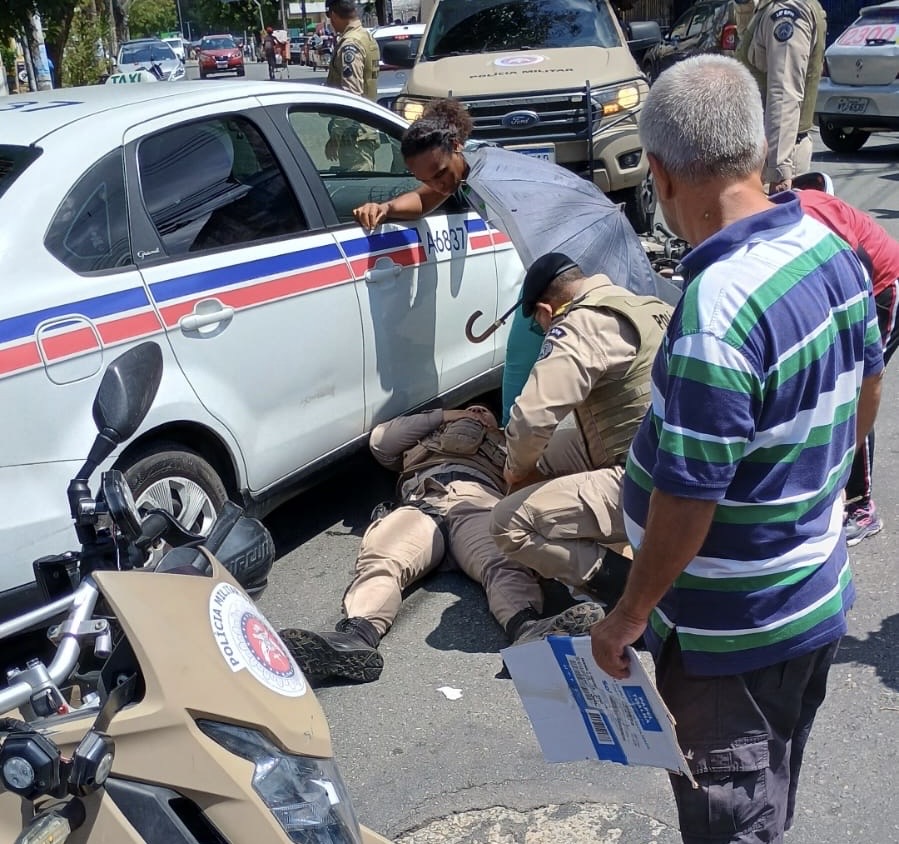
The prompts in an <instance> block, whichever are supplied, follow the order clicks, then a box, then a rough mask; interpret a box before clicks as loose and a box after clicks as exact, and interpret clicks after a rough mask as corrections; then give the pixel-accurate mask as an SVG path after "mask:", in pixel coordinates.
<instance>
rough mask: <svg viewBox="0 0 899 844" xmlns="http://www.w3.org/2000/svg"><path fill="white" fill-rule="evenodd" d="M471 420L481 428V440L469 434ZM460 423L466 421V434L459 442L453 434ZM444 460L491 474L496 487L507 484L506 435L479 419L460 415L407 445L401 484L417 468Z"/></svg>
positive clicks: (503, 486)
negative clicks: (488, 426)
mask: <svg viewBox="0 0 899 844" xmlns="http://www.w3.org/2000/svg"><path fill="white" fill-rule="evenodd" d="M472 422H474V424H475V425H477V427H478V428H480V431H481V432H482V433H481V434H480V435H479V439H480V441H477V439H478V438H475V439H471V438H470V437H468V434H469V433H470V431H471V425H470V423H472ZM460 423H464V424H465V431H464V433H465V434H466V437H465V440H464V441H463V442H462V443H457V442H454V439H455V438H454V437H453V436H452V435H453V426H458V425H459V424H460ZM443 463H451V464H452V465H453V466H470V467H471V468H472V469H477V470H478V471H479V472H480V473H481V474H482V475H486V476H487V477H488V478H490V479H491V480H492V481H493V482H494V483H495V484H496V486H497V489H505V488H506V482H505V479H504V478H503V467H504V466H505V465H506V442H505V437H504V436H503V434H502V433H501V432H500V431H493V430H488V429H487V428H485V427H484V426H483V425H481V424H480V423H479V422H477V421H476V420H473V419H472V420H468V419H460V420H456V421H454V422H447V423H446V424H444V425H441V426H440V427H439V428H437V430H435V431H432V432H431V433H430V434H428V435H427V436H426V437H424V438H423V439H421V440H419V442H418V444H417V445H415V446H413V447H412V448H410V449H408V450H407V451H406V453H405V454H404V455H403V471H402V474H401V475H400V480H399V486H400V487H402V485H403V484H404V483H405V482H406V481H408V480H409V478H411V477H412V476H413V475H414V474H415V473H416V472H419V471H421V470H422V469H428V468H430V467H432V466H438V465H440V464H443Z"/></svg>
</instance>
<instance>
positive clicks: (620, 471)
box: [490, 429, 627, 587]
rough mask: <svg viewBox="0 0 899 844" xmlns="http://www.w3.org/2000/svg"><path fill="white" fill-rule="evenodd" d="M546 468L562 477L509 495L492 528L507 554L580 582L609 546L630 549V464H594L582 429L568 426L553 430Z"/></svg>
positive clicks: (572, 582) (541, 572) (593, 570)
mask: <svg viewBox="0 0 899 844" xmlns="http://www.w3.org/2000/svg"><path fill="white" fill-rule="evenodd" d="M541 469H542V470H543V471H544V473H545V474H552V475H561V477H552V478H550V479H549V480H546V481H543V482H542V483H537V484H533V485H532V486H529V487H525V488H524V489H521V490H518V491H517V492H513V493H512V494H511V495H508V496H506V498H504V499H503V500H502V501H501V502H500V503H499V504H497V505H496V507H495V508H494V510H493V519H492V521H491V525H490V532H491V534H492V535H493V539H494V541H495V542H496V545H497V547H498V548H499V549H500V551H502V552H503V553H504V554H505V555H506V556H507V557H510V558H511V559H513V560H516V561H517V562H519V563H522V564H523V565H525V566H527V567H528V568H531V569H533V570H534V571H536V572H537V573H538V574H539V575H540V576H541V577H545V578H552V579H555V580H559V581H561V582H562V583H566V584H568V585H569V586H574V587H578V586H581V585H583V584H584V583H585V582H586V581H588V580H589V579H590V578H591V577H592V576H593V575H594V574H596V573H597V572H598V571H599V568H600V566H601V564H602V559H603V556H604V554H605V549H606V548H609V547H611V548H613V549H614V550H615V551H618V552H619V553H621V552H623V551H625V547H626V543H627V536H626V534H625V531H624V512H623V510H622V507H621V486H622V483H623V480H624V466H619V465H613V466H609V467H607V468H603V469H590V468H589V464H588V463H587V462H586V456H585V454H584V451H583V446H582V445H581V441H580V433H579V431H577V430H576V429H565V430H557V431H556V432H555V433H554V434H553V437H552V439H551V440H550V443H549V445H548V446H547V449H546V452H545V454H544V457H543V458H542V459H541ZM566 471H567V472H569V473H570V474H565V472H566Z"/></svg>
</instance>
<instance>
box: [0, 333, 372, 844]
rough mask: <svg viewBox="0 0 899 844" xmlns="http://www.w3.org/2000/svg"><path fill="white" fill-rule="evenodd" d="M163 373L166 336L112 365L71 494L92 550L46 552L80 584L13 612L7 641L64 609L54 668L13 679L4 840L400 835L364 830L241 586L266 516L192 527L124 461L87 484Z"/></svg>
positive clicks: (49, 574) (329, 842) (332, 841)
mask: <svg viewBox="0 0 899 844" xmlns="http://www.w3.org/2000/svg"><path fill="white" fill-rule="evenodd" d="M161 371H162V356H161V353H160V350H159V347H158V346H157V345H156V344H155V343H152V342H148V343H143V344H141V345H140V346H137V347H135V348H132V349H130V350H128V351H127V352H125V353H124V354H122V355H121V356H120V357H119V358H117V359H116V360H114V361H113V362H112V363H111V364H110V365H109V367H108V369H107V371H106V372H105V373H104V377H103V380H102V383H101V385H100V388H99V390H98V392H97V396H96V399H95V401H94V408H93V413H94V420H95V422H96V424H97V428H98V431H99V433H98V435H97V438H96V439H95V441H94V445H93V447H92V449H91V451H90V455H89V457H88V459H87V461H86V463H85V465H84V466H83V467H82V469H81V470H80V472H79V473H78V477H77V478H75V479H74V480H73V481H72V482H71V483H70V484H69V490H68V495H69V502H70V506H71V510H72V515H73V518H74V521H75V529H76V533H77V535H78V540H79V542H80V543H81V551H80V552H78V553H69V554H63V555H60V556H59V557H53V558H45V559H43V560H40V561H38V562H36V563H35V571H36V575H37V577H38V580H39V581H41V582H43V583H44V585H45V587H47V586H48V584H52V583H53V582H56V581H58V580H59V579H60V577H61V578H62V579H63V580H65V579H66V578H68V579H70V580H71V582H72V583H73V584H74V585H75V589H74V592H73V593H72V594H69V595H63V596H62V597H56V598H55V600H51V601H50V602H49V604H48V605H47V606H46V607H43V608H40V609H37V610H33V611H31V612H29V613H25V614H23V615H22V616H19V617H17V618H13V619H11V620H9V621H6V622H4V623H2V624H0V639H3V640H5V639H8V637H11V636H14V635H16V634H18V633H20V632H22V631H24V630H28V629H33V628H34V627H35V626H37V625H39V624H42V623H47V622H49V621H51V620H54V621H55V620H56V619H58V618H60V617H61V616H62V614H63V613H65V614H66V615H65V618H64V620H62V621H59V622H57V623H54V624H53V625H52V626H51V627H50V629H49V631H48V635H49V638H50V640H51V641H52V642H53V643H54V645H55V646H56V649H55V655H54V656H53V658H52V660H51V661H50V662H49V664H47V665H45V664H44V662H43V661H42V660H41V659H40V658H32V659H30V660H28V662H27V664H26V665H25V666H24V667H22V668H16V669H12V670H10V671H9V672H8V685H7V686H6V687H5V688H2V689H0V714H3V715H5V716H6V717H5V718H0V738H2V746H0V789H2V793H0V841H3V842H16V844H50V843H51V842H52V844H61V842H63V841H68V842H70V844H270V843H271V844H275V842H278V844H285V842H297V844H389V842H387V839H385V838H382V837H381V836H379V835H377V834H376V833H374V832H372V831H370V830H368V829H365V828H364V827H360V826H359V823H358V821H357V819H356V816H355V813H354V810H353V807H352V803H351V801H350V798H349V795H348V793H347V789H346V786H345V785H344V783H343V780H342V778H341V776H340V773H339V771H338V768H337V764H336V762H335V760H334V759H333V755H332V751H331V741H330V734H329V731H328V726H327V723H326V721H325V717H324V714H323V712H322V710H321V708H320V706H319V704H318V701H317V700H316V698H315V695H314V694H313V692H312V690H311V689H310V688H309V686H308V685H307V683H306V680H305V678H304V676H303V674H302V672H301V671H300V669H299V668H298V666H297V665H296V663H295V662H294V660H293V658H292V657H291V656H290V654H289V652H288V651H287V649H286V648H285V647H284V645H283V643H282V642H281V640H280V638H279V637H278V635H277V633H276V632H275V630H274V629H273V628H272V626H271V625H270V624H269V622H268V621H267V620H266V619H265V618H264V616H263V615H262V614H261V613H260V612H259V610H258V609H257V608H256V606H255V605H254V603H253V602H252V600H251V599H250V598H249V597H248V595H247V592H246V591H245V590H244V589H243V588H241V585H240V583H239V582H238V581H240V582H241V583H243V584H245V585H246V587H247V588H248V589H249V590H250V591H254V592H258V591H259V590H261V589H262V588H263V587H264V585H265V581H266V577H267V575H268V571H269V569H270V568H271V564H272V561H273V559H274V549H273V545H272V542H271V537H270V536H269V534H268V532H267V531H266V530H265V528H264V527H263V526H262V524H261V523H260V522H258V521H257V520H255V519H250V518H247V517H246V516H244V515H242V513H241V511H240V508H238V507H236V506H235V505H230V507H228V506H226V508H225V510H224V511H223V513H222V514H221V515H220V517H219V519H218V520H217V521H216V524H215V525H214V526H213V529H212V531H211V532H210V535H209V537H208V538H207V539H202V538H201V537H196V536H192V535H191V534H188V533H186V532H185V531H184V530H183V528H181V526H180V525H179V524H178V523H177V522H176V521H175V520H174V518H173V517H172V516H170V515H169V514H167V513H165V511H162V510H153V511H150V512H149V513H146V514H142V513H138V511H137V510H136V508H135V506H134V502H133V499H132V497H131V493H130V490H129V488H128V485H127V483H126V482H125V479H124V477H123V476H122V474H121V473H120V472H118V471H115V470H112V471H108V472H104V473H103V474H102V477H101V481H100V491H99V493H98V494H97V496H96V497H93V496H91V494H90V489H89V486H88V481H89V479H90V476H91V474H92V473H93V472H94V471H95V470H96V468H97V466H98V465H99V464H100V463H101V462H102V461H103V460H105V459H106V458H107V457H108V456H109V455H110V454H111V453H112V451H113V450H114V449H115V447H116V446H117V445H118V444H119V443H121V442H124V441H125V440H127V439H128V438H129V437H131V436H132V435H133V434H134V432H135V431H136V429H137V427H138V426H139V424H140V422H141V420H142V419H143V418H144V416H145V414H146V413H147V411H148V409H149V407H150V405H151V404H152V401H153V397H154V396H155V392H156V389H157V387H158V385H159V380H160V376H161ZM161 542H164V543H166V545H167V546H172V548H171V550H169V551H167V553H165V554H164V555H163V556H161V557H159V555H158V554H155V555H154V554H153V553H152V552H153V550H154V549H157V548H158V546H159V544H160V543H161ZM157 557H159V558H158V561H157V560H156V558H157ZM219 560H222V561H223V562H224V563H226V564H227V568H226V566H225V565H223V562H220V561H219ZM229 569H230V571H229ZM235 575H236V578H237V579H235ZM14 710H17V711H14Z"/></svg>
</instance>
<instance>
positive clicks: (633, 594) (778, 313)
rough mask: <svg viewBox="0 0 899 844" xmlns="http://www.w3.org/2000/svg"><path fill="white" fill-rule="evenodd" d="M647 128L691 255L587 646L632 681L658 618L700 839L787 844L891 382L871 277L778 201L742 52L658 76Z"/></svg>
mask: <svg viewBox="0 0 899 844" xmlns="http://www.w3.org/2000/svg"><path fill="white" fill-rule="evenodd" d="M709 103H715V104H716V105H715V108H709V107H708V104H709ZM640 135H641V139H642V142H643V146H644V148H645V149H646V151H647V153H648V155H649V159H650V165H651V167H652V172H653V176H654V179H655V183H656V187H657V190H658V196H659V202H660V204H661V206H662V210H663V212H664V214H665V219H666V221H667V222H668V224H669V225H670V227H671V228H672V230H673V231H675V232H676V233H677V234H678V235H680V236H681V237H683V238H684V239H686V240H687V241H688V242H689V243H691V244H694V247H695V248H694V249H693V251H692V252H691V253H690V254H689V255H688V256H687V257H686V259H685V260H684V270H685V273H684V274H685V278H686V280H687V283H686V285H685V290H684V295H683V298H682V300H681V302H680V303H679V304H678V306H677V308H676V310H675V312H674V316H673V317H672V319H671V323H670V325H669V328H668V330H667V332H666V336H665V339H664V341H663V345H662V347H661V349H660V351H659V354H658V356H657V357H656V360H655V364H654V367H653V375H652V380H653V394H652V407H651V409H650V411H649V413H648V414H647V416H646V417H645V418H644V420H643V423H642V425H641V427H640V429H639V431H638V433H637V436H636V438H635V440H634V442H633V445H632V447H631V451H630V454H629V457H628V462H627V470H626V477H625V487H624V508H625V524H626V528H627V531H628V536H629V538H630V540H631V542H632V544H633V545H634V547H635V548H636V549H637V552H636V555H635V559H634V563H633V567H632V569H631V574H630V577H629V578H628V583H627V586H626V588H625V592H624V595H623V596H622V598H621V600H620V602H619V603H618V605H617V607H616V608H615V609H614V610H613V611H612V612H611V613H610V614H609V615H608V617H607V618H606V619H605V620H604V621H602V622H600V623H599V624H597V625H596V626H594V628H593V629H592V637H593V653H594V656H595V658H596V661H597V663H598V664H599V665H600V667H602V668H603V669H604V670H605V671H607V672H608V673H609V674H611V675H612V676H615V677H619V678H622V677H625V676H627V673H628V667H627V656H626V654H625V651H624V647H625V646H626V645H628V644H630V643H632V642H634V641H636V639H637V638H638V637H639V636H640V635H641V634H643V633H644V630H645V638H646V642H647V645H648V646H649V648H650V650H651V651H652V653H653V657H654V659H655V661H656V681H657V683H658V687H659V691H660V692H661V694H662V697H663V698H664V699H665V701H666V703H667V704H668V707H669V708H670V709H671V711H672V714H673V715H674V717H675V719H676V721H677V734H678V740H679V742H680V744H681V747H682V749H683V751H684V754H685V755H686V757H687V759H688V760H690V766H691V769H692V770H693V772H694V774H695V777H696V780H697V781H698V783H699V785H700V787H699V788H698V789H695V790H694V789H693V788H692V787H691V785H690V783H689V782H687V781H686V779H685V778H684V777H682V776H672V778H671V780H672V786H673V789H674V795H675V800H676V802H677V806H678V813H679V816H680V826H681V834H682V836H683V840H684V841H685V842H686V844H699V842H702V844H719V842H720V844H724V842H740V844H751V842H759V843H760V842H770V844H774V843H775V842H781V841H782V836H783V831H784V830H785V829H788V828H789V826H790V824H791V822H792V818H793V809H794V802H795V795H796V786H797V782H798V776H799V768H800V765H801V762H802V755H803V750H804V746H805V742H806V739H807V738H808V734H809V731H810V729H811V725H812V721H813V719H814V716H815V712H816V711H817V709H818V707H819V705H820V704H821V702H822V700H823V699H824V695H825V689H826V681H827V673H828V670H829V668H830V664H831V662H832V661H833V657H834V654H835V652H836V648H837V645H838V643H839V640H840V637H841V636H842V635H843V633H844V632H845V630H846V619H845V614H846V611H847V610H848V608H849V607H850V606H851V604H852V601H853V598H854V589H853V584H852V575H851V573H850V571H849V564H848V558H847V551H846V543H845V539H844V536H843V507H842V499H841V494H842V489H843V486H844V485H845V483H846V478H847V476H848V474H849V469H850V466H851V464H852V459H853V455H854V454H855V449H856V442H858V441H860V440H861V439H863V438H864V436H865V434H866V433H867V432H868V431H869V430H870V429H871V426H872V425H873V420H874V416H875V415H876V411H877V405H878V402H879V395H880V376H881V372H882V369H883V360H882V353H881V348H880V339H879V334H878V328H877V319H876V316H875V313H874V308H873V304H872V303H873V300H872V297H871V296H870V295H869V286H870V280H869V278H868V276H867V274H866V273H865V271H864V269H863V268H862V266H861V264H860V262H859V261H858V258H857V256H856V255H855V254H854V253H853V252H852V251H851V249H850V248H849V247H848V245H847V244H846V243H845V242H844V241H842V240H840V239H839V238H838V237H836V236H835V235H834V234H833V233H832V232H831V231H830V230H829V229H828V228H826V227H825V226H823V225H822V224H820V223H819V222H817V221H815V220H813V219H812V218H810V217H807V216H805V215H803V213H802V211H801V208H800V206H799V202H798V200H797V198H796V196H795V194H792V193H789V192H787V193H783V194H781V195H778V196H777V197H776V198H775V199H769V198H768V197H767V196H766V194H765V192H764V190H763V186H762V179H761V173H762V167H763V165H764V161H765V150H766V145H765V132H764V121H763V115H762V104H761V99H760V96H759V93H758V90H757V88H756V87H755V86H754V85H753V84H752V82H751V76H749V74H748V72H747V71H746V70H745V68H743V67H742V66H740V64H739V63H738V62H735V61H734V60H732V59H728V58H725V57H722V56H708V55H706V56H700V57H696V58H694V59H689V60H686V61H684V62H681V63H679V64H677V65H675V66H674V67H673V68H671V69H669V70H668V71H666V72H665V73H663V74H662V75H661V76H660V77H659V79H658V81H657V82H656V83H655V84H654V85H653V87H652V89H651V90H650V93H649V97H648V99H647V101H646V104H645V105H644V107H643V110H642V113H641V118H640Z"/></svg>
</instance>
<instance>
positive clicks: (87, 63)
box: [60, 0, 108, 86]
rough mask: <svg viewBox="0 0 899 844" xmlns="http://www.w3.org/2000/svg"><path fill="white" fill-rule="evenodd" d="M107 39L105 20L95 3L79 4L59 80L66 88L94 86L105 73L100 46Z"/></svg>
mask: <svg viewBox="0 0 899 844" xmlns="http://www.w3.org/2000/svg"><path fill="white" fill-rule="evenodd" d="M107 36H108V27H107V22H106V20H105V19H104V18H103V17H102V15H101V14H100V13H99V12H98V10H97V8H96V6H95V3H94V2H93V0H82V2H80V3H78V4H77V6H76V8H75V12H74V15H73V17H72V25H71V28H70V30H69V38H68V40H67V42H66V46H65V50H64V52H63V61H62V69H61V74H60V79H61V80H62V84H63V85H65V86H70V85H93V84H94V83H96V82H98V81H99V80H100V77H101V76H102V75H103V73H105V72H106V70H107V67H106V62H105V61H104V59H103V56H102V54H100V53H98V50H97V45H98V44H100V43H105V42H106V38H107Z"/></svg>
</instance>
